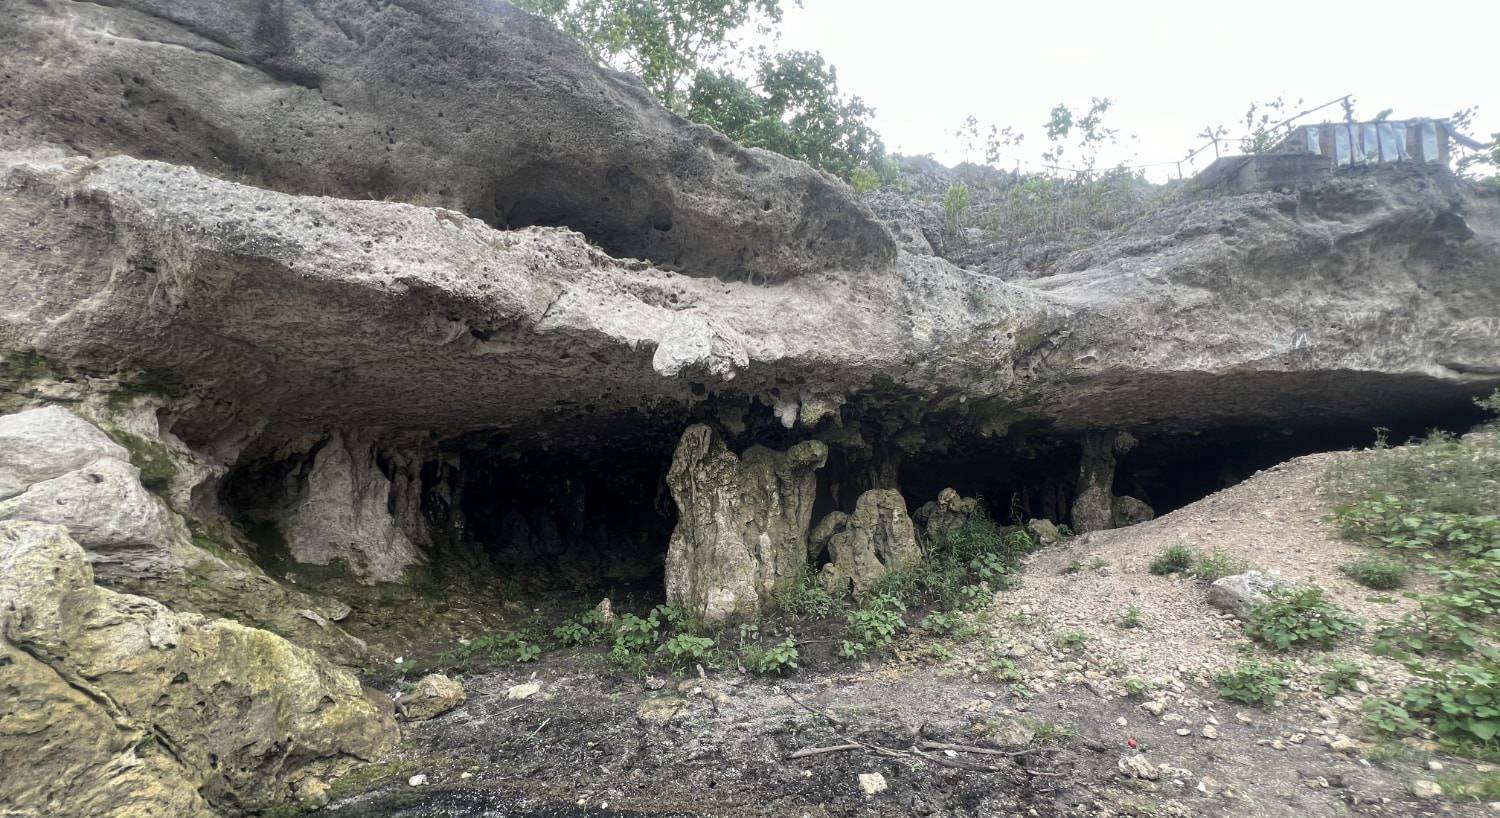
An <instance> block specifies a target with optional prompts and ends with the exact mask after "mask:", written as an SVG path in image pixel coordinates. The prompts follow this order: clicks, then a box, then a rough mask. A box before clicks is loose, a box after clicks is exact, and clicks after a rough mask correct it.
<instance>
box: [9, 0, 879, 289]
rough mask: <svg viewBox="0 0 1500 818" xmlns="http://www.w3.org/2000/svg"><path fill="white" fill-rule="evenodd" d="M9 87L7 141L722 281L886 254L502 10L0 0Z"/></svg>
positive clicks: (557, 37) (816, 195)
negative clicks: (562, 230) (376, 204)
mask: <svg viewBox="0 0 1500 818" xmlns="http://www.w3.org/2000/svg"><path fill="white" fill-rule="evenodd" d="M0 74H3V75H4V76H5V78H6V79H5V82H4V84H3V85H0V149H4V148H7V147H10V148H14V147H20V146H30V145H36V144H53V145H66V146H68V147H69V149H70V150H72V151H75V152H83V153H88V154H90V155H94V156H104V155H108V154H114V153H125V154H130V155H134V156H140V157H146V158H156V159H165V160H168V161H172V162H177V163H181V164H187V165H194V166H197V167H200V168H204V169H207V170H210V171H212V172H215V173H218V174H222V175H233V176H236V177H241V178H249V179H254V180H256V181H257V182H258V183H260V184H262V185H265V186H268V187H272V188H276V189H279V190H286V191H290V192H296V193H305V194H318V195H332V196H340V197H344V198H351V199H386V200H390V199H396V200H401V201H408V202H417V203H421V204H431V205H440V206H443V207H447V208H451V209H453V210H457V211H461V212H464V213H467V214H468V215H471V216H475V217H478V218H481V219H484V220H485V221H487V222H489V223H490V224H494V225H497V226H501V227H522V226H526V225H536V224H541V225H567V226H568V227H571V228H574V229H576V230H578V231H580V232H582V233H584V234H585V235H587V236H588V237H589V238H590V239H591V240H593V241H594V242H595V243H597V244H598V245H600V246H602V247H605V248H607V249H608V250H609V251H610V252H611V253H613V254H615V255H619V256H631V257H635V258H646V259H651V260H653V261H655V262H657V263H658V264H661V265H664V266H671V267H675V268H678V269H682V270H686V271H688V272H690V273H691V274H694V275H705V276H719V277H722V278H728V279H750V280H754V281H757V282H766V281H776V280H781V279H787V278H792V277H795V276H799V275H802V274H805V273H808V272H814V271H822V270H826V269H830V268H834V269H867V268H872V267H878V266H881V265H884V264H886V263H889V262H890V261H891V259H892V257H893V256H894V254H895V245H894V242H893V240H892V239H891V237H890V235H889V234H888V233H887V232H886V230H885V229H884V228H883V227H882V226H881V224H880V223H879V222H877V221H876V220H875V218H874V217H873V216H872V215H871V214H870V212H869V210H868V209H866V208H865V207H864V206H863V205H862V204H860V203H859V202H858V200H857V199H856V198H855V197H854V196H853V193H852V191H850V190H849V188H848V187H847V186H845V185H844V184H842V183H841V182H838V181H835V180H832V179H830V178H827V177H824V176H823V175H821V174H819V173H818V172H817V171H814V170H813V169H811V168H809V167H808V166H806V165H804V164H802V163H800V162H794V161H792V160H789V159H787V158H785V157H782V156H779V155H777V154H774V153H770V152H768V151H762V150H747V149H744V148H741V147H739V146H737V145H735V144H734V143H732V142H730V141H729V140H728V139H726V138H725V137H724V136H723V135H722V134H719V133H717V132H715V131H713V130H711V129H709V128H706V127H703V126H697V125H693V124H691V123H688V122H686V121H685V120H683V119H681V118H679V117H677V116H675V115H673V114H671V113H669V112H667V111H666V110H664V109H663V108H662V107H661V106H660V105H659V104H658V103H657V102H656V100H655V99H654V98H653V97H652V95H651V94H650V93H649V92H647V91H646V89H645V88H644V87H643V86H642V85H641V84H640V82H639V81H638V80H636V79H635V78H633V77H629V76H626V75H623V74H617V73H614V72H611V71H608V70H605V69H602V68H600V67H598V66H597V65H595V64H594V62H593V60H591V59H590V58H589V57H588V55H587V54H586V53H585V52H584V50H583V49H582V48H581V47H579V46H578V45H577V44H576V43H574V42H573V41H571V40H570V39H568V38H567V37H564V36H563V35H561V34H560V33H558V32H557V31H556V30H555V29H553V28H552V27H551V26H549V25H547V24H546V23H544V22H541V21H539V20H537V19H535V18H533V17H531V16H530V15H528V14H525V13H523V12H520V11H518V10H516V9H515V8H513V7H511V6H510V5H508V4H506V3H503V2H497V0H483V1H482V2H474V0H405V2H401V3H382V4H374V5H372V4H369V3H365V2H361V0H306V1H304V2H297V3H282V2H276V3H226V2H223V0H128V2H123V3H107V4H80V3H75V2H70V0H45V2H39V3H33V2H5V3H0Z"/></svg>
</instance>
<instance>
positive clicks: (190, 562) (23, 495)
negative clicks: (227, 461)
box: [0, 406, 365, 661]
mask: <svg viewBox="0 0 1500 818" xmlns="http://www.w3.org/2000/svg"><path fill="white" fill-rule="evenodd" d="M114 434H116V435H119V436H121V438H122V439H126V440H131V441H132V442H133V443H134V444H135V445H137V446H138V447H139V446H145V445H147V444H146V442H145V441H143V440H142V439H141V438H139V437H134V436H133V435H132V433H129V432H125V431H124V430H123V429H119V428H115V429H114ZM130 457H131V454H130V452H129V451H127V449H126V448H125V447H124V446H122V445H120V444H119V443H116V442H115V441H114V440H113V439H111V438H110V436H109V435H108V434H106V433H105V432H104V431H102V430H101V429H100V428H99V427H98V426H96V425H94V424H93V423H90V422H89V421H86V420H84V419H83V418H81V417H79V416H77V415H75V414H73V413H72V412H70V411H68V410H66V409H63V408H61V407H58V406H47V407H41V408H37V409H30V410H26V411H22V412H17V413H14V414H9V415H3V416H0V520H28V521H32V522H39V523H50V524H56V525H61V526H63V527H64V528H66V529H67V531H68V534H69V536H70V537H71V538H72V539H73V540H74V541H76V542H78V543H79V544H80V545H82V546H83V548H84V550H85V551H86V553H87V554H88V559H89V562H90V564H91V569H92V571H93V572H94V574H96V575H97V576H98V577H99V580H100V582H101V583H102V584H105V585H106V586H108V587H110V588H113V589H115V590H120V591H127V592H130V593H141V594H149V595H150V596H151V597H152V598H154V599H157V600H161V601H165V602H167V603H168V604H171V605H173V606H176V607H178V608H179V609H181V610H184V611H193V612H197V613H203V614H208V615H215V616H228V617H232V618H235V619H239V620H241V621H244V622H247V623H251V624H254V625H256V626H258V627H264V628H269V629H271V630H273V631H275V632H277V633H280V634H282V635H284V636H287V637H289V638H292V639H294V640H296V641H298V642H299V643H301V644H304V645H308V646H312V647H316V648H318V649H320V650H323V651H325V652H327V653H328V654H329V655H330V656H333V657H336V658H338V659H340V660H345V661H354V660H356V659H357V658H358V657H360V656H362V655H363V654H364V652H365V646H364V644H363V643H361V642H360V641H359V640H357V639H354V638H353V637H350V636H349V635H348V634H345V633H343V632H342V631H341V630H340V629H339V628H338V627H336V626H333V625H331V624H330V623H329V622H328V619H330V618H332V619H336V618H338V617H337V616H333V613H334V607H335V603H330V601H328V600H316V599H314V598H312V597H310V596H308V595H306V594H304V593H301V592H299V591H296V590H293V589H290V588H286V587H284V586H282V585H279V584H278V583H276V582H275V581H274V580H272V579H270V578H269V577H267V576H266V575H265V574H263V573H262V572H261V571H260V570H259V569H258V568H257V567H255V566H254V565H250V564H248V561H247V560H244V559H243V558H242V557H241V558H236V557H235V556H234V555H233V554H231V553H227V552H221V553H219V554H215V553H210V552H209V551H207V550H205V549H204V548H202V547H199V546H198V545H195V544H194V542H195V540H194V537H193V536H192V535H191V534H190V532H189V528H190V526H189V524H188V523H187V522H186V521H185V520H184V519H183V518H182V517H180V516H179V515H178V514H176V513H174V512H173V511H172V510H171V509H169V508H168V504H167V503H166V502H164V501H163V500H162V499H161V498H159V497H157V496H155V495H153V494H151V493H150V492H148V491H147V490H146V489H145V487H144V486H143V485H142V484H141V479H140V477H141V472H140V470H139V469H138V468H136V467H135V466H134V465H132V464H131V462H130ZM200 527H202V528H204V529H205V530H207V529H210V528H214V526H202V525H201V524H200ZM217 527H222V524H220V525H219V526H217ZM199 541H203V542H207V541H209V538H207V537H206V536H204V535H199ZM223 545H224V544H216V545H215V547H218V548H222V547H223Z"/></svg>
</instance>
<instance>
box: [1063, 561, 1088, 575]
mask: <svg viewBox="0 0 1500 818" xmlns="http://www.w3.org/2000/svg"><path fill="white" fill-rule="evenodd" d="M1082 570H1083V563H1082V562H1080V561H1078V560H1073V561H1072V562H1069V563H1068V564H1067V565H1065V566H1063V569H1062V572H1063V573H1064V574H1076V573H1078V572H1079V571H1082Z"/></svg>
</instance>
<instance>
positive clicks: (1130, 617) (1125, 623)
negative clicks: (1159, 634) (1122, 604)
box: [1119, 605, 1141, 628]
mask: <svg viewBox="0 0 1500 818" xmlns="http://www.w3.org/2000/svg"><path fill="white" fill-rule="evenodd" d="M1119 624H1120V627H1122V628H1139V627H1140V626H1141V609H1140V607H1139V606H1137V605H1131V606H1130V607H1129V608H1126V609H1125V610H1124V611H1123V612H1121V613H1120V621H1119Z"/></svg>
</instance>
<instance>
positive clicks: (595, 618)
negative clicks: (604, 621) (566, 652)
mask: <svg viewBox="0 0 1500 818" xmlns="http://www.w3.org/2000/svg"><path fill="white" fill-rule="evenodd" d="M600 625H601V622H600V619H599V613H598V612H597V611H595V610H592V609H590V610H588V611H585V612H583V613H581V614H579V615H577V616H575V617H572V618H571V619H568V620H566V621H564V622H563V623H562V624H561V625H558V626H557V627H555V628H553V629H552V635H553V636H554V637H556V639H557V641H558V642H560V643H562V644H563V646H564V647H575V646H579V645H592V644H593V643H595V642H597V641H598V640H599V628H600Z"/></svg>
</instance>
